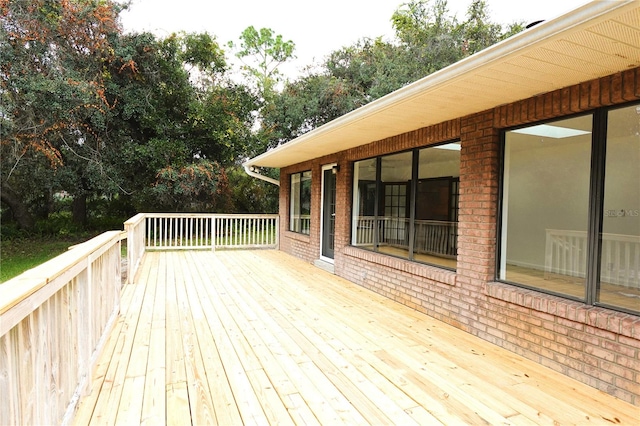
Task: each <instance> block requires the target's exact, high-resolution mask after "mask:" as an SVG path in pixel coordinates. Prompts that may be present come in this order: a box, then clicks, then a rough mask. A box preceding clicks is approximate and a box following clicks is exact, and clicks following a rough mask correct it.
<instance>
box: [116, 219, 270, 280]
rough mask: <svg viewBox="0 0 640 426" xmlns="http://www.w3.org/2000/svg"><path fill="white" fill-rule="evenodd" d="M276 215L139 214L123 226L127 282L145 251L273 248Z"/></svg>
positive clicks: (132, 275) (131, 277) (133, 274)
mask: <svg viewBox="0 0 640 426" xmlns="http://www.w3.org/2000/svg"><path fill="white" fill-rule="evenodd" d="M278 221H279V219H278V215H223V214H206V213H205V214H199V213H140V214H138V215H136V216H134V217H132V218H131V219H129V220H128V221H127V222H125V229H126V231H127V235H128V237H127V253H128V263H129V273H128V282H132V280H133V277H134V276H135V272H136V270H137V267H138V265H139V263H140V259H141V258H142V255H143V253H144V251H145V250H216V249H230V248H233V249H240V248H242V249H246V248H277V247H278V244H279V237H278V235H279V229H278V228H279V222H278Z"/></svg>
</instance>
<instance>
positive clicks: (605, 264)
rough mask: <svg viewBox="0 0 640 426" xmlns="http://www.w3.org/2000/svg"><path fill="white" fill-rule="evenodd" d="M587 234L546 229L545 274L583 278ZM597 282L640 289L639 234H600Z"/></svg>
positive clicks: (585, 266)
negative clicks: (598, 278) (599, 259)
mask: <svg viewBox="0 0 640 426" xmlns="http://www.w3.org/2000/svg"><path fill="white" fill-rule="evenodd" d="M586 262H587V233H586V232H585V231H570V230H556V229H547V231H546V247H545V265H544V270H545V276H548V275H549V274H554V275H566V276H569V277H581V278H584V276H585V273H586V269H587V264H586ZM601 262H602V264H601V271H600V281H601V282H603V283H609V284H615V285H619V286H624V287H630V288H640V237H638V236H636V235H618V234H602V257H601Z"/></svg>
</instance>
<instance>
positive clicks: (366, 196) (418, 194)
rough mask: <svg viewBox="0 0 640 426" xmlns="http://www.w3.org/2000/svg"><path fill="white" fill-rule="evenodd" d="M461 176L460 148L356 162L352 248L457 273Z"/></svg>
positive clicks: (454, 145) (443, 147)
mask: <svg viewBox="0 0 640 426" xmlns="http://www.w3.org/2000/svg"><path fill="white" fill-rule="evenodd" d="M459 176H460V144H459V143H450V144H446V145H440V146H436V147H429V148H424V149H422V150H417V149H416V150H413V151H410V152H403V153H399V154H393V155H387V156H383V157H379V158H373V159H368V160H363V161H358V162H356V163H355V164H354V195H353V203H354V206H353V207H354V208H353V212H354V215H353V223H352V230H353V231H352V232H353V234H352V244H353V245H355V246H360V247H363V248H366V249H369V250H374V251H377V252H380V253H386V254H389V255H393V256H397V257H403V258H406V259H411V260H415V261H420V262H424V263H429V264H432V265H438V266H443V267H446V268H451V269H455V267H456V255H457V222H458V193H459ZM412 200H413V203H412ZM412 208H413V209H414V211H413V212H412Z"/></svg>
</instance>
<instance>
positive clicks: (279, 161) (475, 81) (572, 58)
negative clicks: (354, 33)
mask: <svg viewBox="0 0 640 426" xmlns="http://www.w3.org/2000/svg"><path fill="white" fill-rule="evenodd" d="M638 66H640V1H638V0H596V1H593V2H591V3H588V4H586V5H584V6H582V7H580V8H578V9H575V10H573V11H571V12H569V13H567V14H565V15H563V16H560V17H558V18H557V19H554V20H552V21H547V22H544V23H542V24H539V25H537V26H535V27H533V28H531V29H528V30H526V31H524V32H522V33H519V34H517V35H515V36H513V37H511V38H509V39H507V40H505V41H503V42H501V43H498V44H496V45H494V46H492V47H490V48H488V49H485V50H483V51H482V52H479V53H477V54H475V55H473V56H471V57H469V58H466V59H464V60H462V61H460V62H457V63H455V64H453V65H451V66H449V67H447V68H445V69H442V70H440V71H438V72H436V73H434V74H431V75H429V76H427V77H425V78H423V79H421V80H418V81H416V82H415V83H412V84H410V85H408V86H406V87H404V88H402V89H399V90H397V91H395V92H393V93H390V94H389V95H387V96H384V97H382V98H380V99H378V100H376V101H374V102H371V103H370V104H367V105H365V106H363V107H361V108H359V109H357V110H355V111H352V112H350V113H348V114H346V115H344V116H342V117H340V118H337V119H336V120H334V121H332V122H330V123H327V124H325V125H323V126H321V127H319V128H317V129H315V130H313V131H311V132H309V133H307V134H305V135H303V136H300V137H298V138H297V139H294V140H293V141H291V142H288V143H287V144H284V145H282V146H280V147H278V148H275V149H273V150H271V151H268V152H266V153H264V154H262V155H260V156H258V157H255V158H252V159H250V160H249V161H247V162H246V163H245V165H246V166H259V167H278V168H279V167H286V166H289V165H292V164H296V163H300V162H303V161H307V160H311V159H314V158H317V157H321V156H324V155H328V154H331V153H334V152H339V151H343V150H346V149H350V148H354V147H357V146H361V145H365V144H368V143H370V142H374V141H378V140H381V139H384V138H387V137H390V136H394V135H398V134H402V133H406V132H409V131H412V130H416V129H419V128H422V127H426V126H430V125H433V124H437V123H441V122H443V121H447V120H451V119H455V118H458V117H464V116H466V115H469V114H473V113H477V112H480V111H485V110H488V109H491V108H494V107H496V106H499V105H503V104H508V103H512V102H515V101H518V100H521V99H526V98H530V97H532V96H536V95H538V94H541V93H546V92H550V91H553V90H557V89H560V88H562V87H566V86H571V85H574V84H578V83H581V82H584V81H589V80H593V79H596V78H599V77H603V76H606V75H610V74H614V73H616V72H619V71H623V70H626V69H630V68H635V67H638Z"/></svg>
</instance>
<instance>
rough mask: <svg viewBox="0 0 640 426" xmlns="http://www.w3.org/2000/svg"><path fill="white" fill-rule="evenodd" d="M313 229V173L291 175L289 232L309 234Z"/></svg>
mask: <svg viewBox="0 0 640 426" xmlns="http://www.w3.org/2000/svg"><path fill="white" fill-rule="evenodd" d="M310 227H311V171H306V172H301V173H294V174H292V175H291V197H290V211H289V230H290V231H294V232H300V233H302V234H307V235H308V234H309V230H310Z"/></svg>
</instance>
